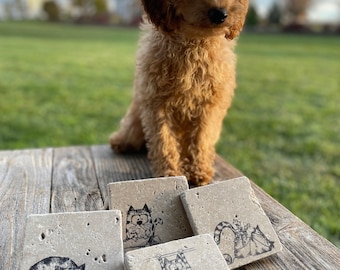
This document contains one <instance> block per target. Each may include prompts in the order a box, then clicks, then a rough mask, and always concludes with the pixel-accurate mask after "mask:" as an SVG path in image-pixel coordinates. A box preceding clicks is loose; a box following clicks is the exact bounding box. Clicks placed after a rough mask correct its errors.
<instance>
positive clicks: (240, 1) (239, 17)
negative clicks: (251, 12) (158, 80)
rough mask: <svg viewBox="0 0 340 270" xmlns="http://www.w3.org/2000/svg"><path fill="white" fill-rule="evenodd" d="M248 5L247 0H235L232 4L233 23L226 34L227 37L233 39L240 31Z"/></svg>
mask: <svg viewBox="0 0 340 270" xmlns="http://www.w3.org/2000/svg"><path fill="white" fill-rule="evenodd" d="M248 5H249V1H248V0H237V1H236V4H235V6H234V8H233V9H234V12H233V17H234V18H233V19H234V23H233V26H232V27H231V29H230V33H228V34H226V36H225V37H226V38H227V39H230V40H232V39H234V38H235V37H237V36H238V35H239V34H240V32H241V31H242V28H243V25H244V22H245V19H246V16H247V12H248Z"/></svg>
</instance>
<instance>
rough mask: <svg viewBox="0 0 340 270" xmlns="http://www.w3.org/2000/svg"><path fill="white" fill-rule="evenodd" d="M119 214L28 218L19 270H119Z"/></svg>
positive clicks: (82, 214) (34, 216) (120, 244)
mask: <svg viewBox="0 0 340 270" xmlns="http://www.w3.org/2000/svg"><path fill="white" fill-rule="evenodd" d="M121 220H122V219H121V213H120V211H117V210H114V211H95V212H74V213H57V214H46V215H31V216H29V217H28V221H27V227H26V234H25V241H24V255H23V263H22V267H21V268H20V269H22V270H40V269H46V270H50V269H53V270H55V269H60V270H61V269H74V270H85V269H86V270H91V269H92V270H96V269H110V270H123V267H124V255H123V243H122V233H121V232H122V225H121Z"/></svg>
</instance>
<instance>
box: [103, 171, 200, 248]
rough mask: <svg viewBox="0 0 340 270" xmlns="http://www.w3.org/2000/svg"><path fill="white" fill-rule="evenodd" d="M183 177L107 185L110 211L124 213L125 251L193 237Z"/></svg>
mask: <svg viewBox="0 0 340 270" xmlns="http://www.w3.org/2000/svg"><path fill="white" fill-rule="evenodd" d="M186 190H188V182H187V180H186V178H185V177H184V176H178V177H162V178H152V179H144V180H137V181H124V182H116V183H110V184H108V194H109V208H110V209H117V210H121V211H122V224H123V241H124V242H123V244H124V248H125V250H126V251H127V250H130V249H135V248H140V247H145V246H152V245H155V244H160V243H164V242H168V241H171V240H176V239H180V238H185V237H188V236H192V235H193V233H192V230H191V227H190V224H189V221H188V219H187V217H186V214H185V211H184V208H183V205H182V203H181V200H180V194H182V193H183V192H184V191H186Z"/></svg>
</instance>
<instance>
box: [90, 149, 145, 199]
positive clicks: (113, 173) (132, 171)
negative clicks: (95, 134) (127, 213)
mask: <svg viewBox="0 0 340 270" xmlns="http://www.w3.org/2000/svg"><path fill="white" fill-rule="evenodd" d="M91 151H92V155H93V160H94V164H95V168H96V174H97V178H98V182H99V186H100V190H101V192H102V195H103V197H104V198H106V197H107V188H106V186H107V184H108V183H111V182H118V181H126V180H137V179H145V178H150V177H152V172H151V170H150V163H149V161H148V160H147V158H146V157H145V155H143V154H129V155H127V154H124V155H117V154H115V153H113V151H112V150H111V148H110V147H109V146H107V145H100V146H92V147H91Z"/></svg>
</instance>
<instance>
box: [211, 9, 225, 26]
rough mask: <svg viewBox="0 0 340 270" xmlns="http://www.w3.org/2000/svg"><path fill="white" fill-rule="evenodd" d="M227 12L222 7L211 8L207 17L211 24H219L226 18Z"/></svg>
mask: <svg viewBox="0 0 340 270" xmlns="http://www.w3.org/2000/svg"><path fill="white" fill-rule="evenodd" d="M227 16H228V13H227V11H226V10H225V9H224V8H211V9H209V11H208V17H209V20H210V22H212V23H213V24H221V23H223V22H224V21H225V19H226V18H227Z"/></svg>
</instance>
